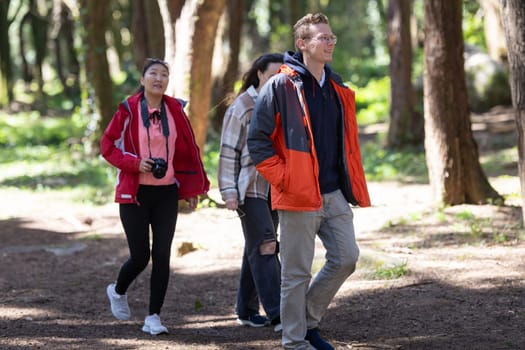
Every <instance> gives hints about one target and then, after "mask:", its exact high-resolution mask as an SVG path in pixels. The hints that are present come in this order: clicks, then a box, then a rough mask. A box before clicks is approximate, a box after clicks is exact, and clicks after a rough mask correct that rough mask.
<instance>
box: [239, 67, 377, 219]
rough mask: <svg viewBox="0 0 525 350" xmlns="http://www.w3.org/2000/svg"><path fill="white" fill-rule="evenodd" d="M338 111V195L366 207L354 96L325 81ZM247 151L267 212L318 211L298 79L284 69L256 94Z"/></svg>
mask: <svg viewBox="0 0 525 350" xmlns="http://www.w3.org/2000/svg"><path fill="white" fill-rule="evenodd" d="M329 77H330V78H329V81H330V83H331V84H332V86H333V88H334V90H335V92H336V94H337V96H338V101H339V104H340V106H339V107H340V110H341V111H342V119H341V120H342V125H341V127H340V128H338V129H339V132H340V133H341V135H340V136H341V137H337V135H334V138H335V137H337V138H338V139H339V140H341V142H342V145H340V149H341V150H342V154H343V155H344V157H342V158H343V159H341V161H340V162H339V164H340V169H339V172H340V189H341V191H342V193H343V195H344V196H345V198H346V200H347V201H348V202H349V203H351V204H352V205H358V206H361V207H367V206H370V196H369V194H368V188H367V185H366V179H365V174H364V169H363V164H362V161H361V151H360V148H359V142H358V129H357V121H356V116H355V93H354V92H353V91H352V90H351V89H350V88H348V87H347V86H345V85H344V84H343V83H342V81H341V80H340V78H339V77H338V76H337V75H336V74H331V75H330V76H329ZM248 149H249V151H250V156H251V158H252V160H253V161H254V163H255V166H256V168H257V170H258V171H259V172H260V173H261V175H263V176H264V177H265V178H266V179H267V180H268V182H269V183H270V184H271V200H272V208H273V209H274V210H275V209H281V210H291V211H314V210H319V209H321V207H322V197H321V191H320V186H319V181H318V176H319V167H318V162H317V157H318V154H317V152H316V149H315V146H314V141H313V134H312V129H311V123H310V116H309V113H308V106H307V103H306V101H305V95H304V91H303V83H302V80H301V75H300V74H299V73H298V72H297V71H296V70H295V69H294V68H293V66H291V65H289V64H287V63H286V60H285V64H283V65H282V66H281V68H280V70H279V73H278V74H276V75H274V76H273V77H272V78H271V79H270V80H269V81H268V82H267V83H266V84H265V85H264V86H263V88H262V90H261V92H260V94H259V97H258V99H257V103H256V105H255V109H254V112H253V115H252V119H251V122H250V127H249V133H248Z"/></svg>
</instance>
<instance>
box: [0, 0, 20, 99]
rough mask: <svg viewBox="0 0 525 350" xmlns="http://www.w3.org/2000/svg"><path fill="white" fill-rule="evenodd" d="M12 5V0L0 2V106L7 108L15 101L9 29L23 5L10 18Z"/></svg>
mask: <svg viewBox="0 0 525 350" xmlns="http://www.w3.org/2000/svg"><path fill="white" fill-rule="evenodd" d="M10 4H11V0H4V1H0V106H7V105H9V103H11V102H12V101H13V100H14V93H13V86H14V75H13V61H12V59H11V42H10V41H9V27H10V26H11V24H12V23H13V21H14V20H15V18H16V15H17V14H18V12H19V11H20V8H21V7H22V5H21V3H19V6H18V7H17V9H16V11H15V15H14V16H13V17H12V18H9V17H8V16H9V14H8V12H9V5H10Z"/></svg>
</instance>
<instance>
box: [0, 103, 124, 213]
mask: <svg viewBox="0 0 525 350" xmlns="http://www.w3.org/2000/svg"><path fill="white" fill-rule="evenodd" d="M0 126H1V127H0V144H1V145H2V146H3V147H2V148H0V159H1V161H0V186H5V187H15V188H17V189H21V190H28V191H37V190H38V191H43V190H56V191H66V192H68V193H70V194H71V195H72V196H73V197H74V199H76V200H79V201H82V202H89V203H94V204H103V203H107V202H108V201H109V200H110V197H111V195H112V192H113V186H114V178H115V170H114V169H113V168H112V167H111V166H109V165H108V164H107V163H106V162H105V161H103V160H102V159H101V158H98V157H96V158H93V157H89V156H88V155H87V154H86V151H85V149H84V146H83V145H82V138H83V133H84V130H85V125H84V124H83V123H82V122H81V118H80V116H79V115H78V114H76V115H74V116H73V117H70V118H65V117H45V118H42V117H40V116H39V115H38V113H36V112H33V113H21V114H17V115H12V116H7V115H5V114H0Z"/></svg>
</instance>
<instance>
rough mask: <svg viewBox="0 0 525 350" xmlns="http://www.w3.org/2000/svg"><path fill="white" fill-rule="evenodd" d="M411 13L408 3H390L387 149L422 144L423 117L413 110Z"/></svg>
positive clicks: (398, 0)
mask: <svg viewBox="0 0 525 350" xmlns="http://www.w3.org/2000/svg"><path fill="white" fill-rule="evenodd" d="M410 14H411V2H410V1H406V0H390V1H389V6H388V51H389V53H390V123H389V126H388V136H387V144H386V146H387V147H388V148H402V147H404V146H407V145H411V144H412V145H413V144H416V145H417V144H421V143H422V142H423V122H422V116H420V115H418V114H417V113H416V112H415V110H414V89H413V86H412V38H411V35H410Z"/></svg>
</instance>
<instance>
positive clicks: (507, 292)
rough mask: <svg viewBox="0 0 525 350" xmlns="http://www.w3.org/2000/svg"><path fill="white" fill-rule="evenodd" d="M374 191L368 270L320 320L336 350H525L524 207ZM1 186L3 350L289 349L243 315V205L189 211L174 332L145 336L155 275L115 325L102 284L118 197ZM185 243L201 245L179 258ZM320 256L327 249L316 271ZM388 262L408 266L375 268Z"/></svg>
mask: <svg viewBox="0 0 525 350" xmlns="http://www.w3.org/2000/svg"><path fill="white" fill-rule="evenodd" d="M494 186H495V187H496V188H497V189H498V191H500V193H512V192H515V191H517V188H519V183H518V182H517V179H516V178H508V179H506V180H505V179H503V180H498V181H496V182H495V183H494ZM517 186H518V187H517ZM370 191H371V195H372V198H373V199H374V206H373V207H372V208H367V209H356V210H355V224H356V231H357V232H358V241H359V244H360V246H361V250H362V254H361V259H360V263H359V266H358V270H357V272H356V273H355V274H354V275H353V276H352V277H351V278H350V279H349V280H348V281H347V282H346V283H345V284H344V286H343V288H342V289H341V291H340V292H339V293H338V295H337V296H336V299H335V300H334V302H333V303H332V304H331V306H330V311H329V313H328V315H327V316H326V317H325V319H324V321H323V323H322V331H323V334H325V335H326V337H327V338H328V339H329V340H330V341H331V342H333V344H334V345H335V346H336V348H337V349H523V348H525V329H524V328H525V327H524V324H525V243H524V237H523V231H520V230H519V229H518V228H517V226H516V225H517V223H518V221H519V220H518V217H519V208H518V207H513V206H507V207H494V206H460V207H454V208H449V209H446V210H441V211H440V210H437V209H433V208H432V207H431V205H430V203H429V202H428V198H430V194H429V188H428V186H426V185H400V184H397V183H381V184H378V183H371V184H370ZM0 194H1V195H2V198H3V200H2V203H1V204H0V215H1V218H0V219H1V221H0V259H1V261H2V264H1V266H2V269H1V273H0V348H1V349H16V350H21V349H58V350H61V349H117V350H118V349H122V350H123V349H146V350H149V349H206V350H211V349H242V350H246V349H280V339H279V336H278V335H277V334H275V333H274V332H273V331H272V330H271V329H270V328H265V329H248V328H242V327H239V326H237V325H236V323H235V315H234V300H235V292H236V286H237V275H238V271H239V266H240V257H241V251H242V245H243V241H242V234H241V229H240V224H239V220H238V218H236V217H235V216H234V214H233V213H232V212H229V211H226V210H224V209H213V208H203V209H199V210H198V211H196V212H193V213H191V214H181V215H180V217H179V222H178V227H177V232H176V236H175V241H174V246H173V247H174V254H173V256H172V275H171V280H170V286H169V290H168V294H167V298H166V302H165V306H164V308H163V315H162V316H163V320H164V322H165V324H166V325H167V326H168V328H169V329H170V334H169V335H165V336H158V337H150V336H147V335H145V334H142V332H141V331H140V326H141V323H142V321H143V317H144V314H145V312H146V310H147V295H148V281H149V270H147V271H146V272H145V273H143V274H142V275H141V276H140V277H139V278H138V280H137V282H136V283H135V284H134V285H133V286H132V288H131V290H130V292H129V294H130V304H131V308H132V312H133V316H132V319H131V320H130V321H126V322H117V321H115V320H114V319H113V318H112V317H111V315H110V312H109V308H108V303H107V300H106V296H105V292H104V290H105V286H106V285H107V283H108V282H110V281H112V279H113V278H114V276H115V274H116V272H117V269H118V267H119V266H120V264H121V262H122V261H123V260H124V259H125V257H126V255H127V247H126V242H125V239H124V236H123V234H122V233H121V227H120V223H119V221H118V217H117V216H116V215H117V207H116V205H114V204H111V205H107V206H104V207H97V208H92V207H84V206H81V205H72V204H70V203H67V202H64V201H62V200H61V199H60V198H59V197H50V195H46V194H38V195H35V194H31V195H30V194H28V193H25V192H19V191H7V190H5V191H4V190H0ZM212 196H216V193H213V192H212ZM458 218H463V219H458ZM184 242H186V243H191V244H192V245H193V247H194V248H196V250H195V251H192V252H189V253H187V254H185V255H183V256H178V255H177V251H178V248H179V247H180V246H181V245H182V244H183V243H184ZM322 255H323V249H322V247H321V246H319V249H318V250H317V254H316V262H315V263H314V266H318V265H319V261H321V259H322ZM389 268H391V270H395V268H403V269H405V270H406V271H407V272H406V273H405V274H404V275H403V276H401V277H399V278H396V279H377V277H376V278H373V277H371V276H372V274H374V273H376V274H377V272H378V271H383V272H387V271H389Z"/></svg>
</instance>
